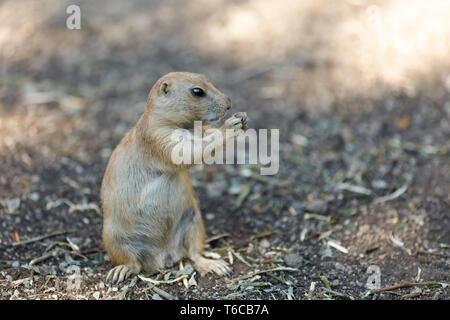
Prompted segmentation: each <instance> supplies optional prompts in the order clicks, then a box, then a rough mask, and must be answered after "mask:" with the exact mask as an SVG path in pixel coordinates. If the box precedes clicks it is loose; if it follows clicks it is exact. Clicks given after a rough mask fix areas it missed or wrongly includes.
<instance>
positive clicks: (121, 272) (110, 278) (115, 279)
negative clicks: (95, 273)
mask: <svg viewBox="0 0 450 320" xmlns="http://www.w3.org/2000/svg"><path fill="white" fill-rule="evenodd" d="M138 273H139V271H138V270H136V269H134V268H131V267H128V266H126V265H123V264H121V265H119V266H116V267H114V268H112V269H111V270H110V271H109V272H108V275H107V276H106V281H107V282H111V283H114V284H115V283H119V282H122V281H123V280H125V279H127V278H128V277H129V276H132V275H137V274H138Z"/></svg>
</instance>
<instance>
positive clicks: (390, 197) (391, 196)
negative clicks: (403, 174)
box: [374, 184, 408, 204]
mask: <svg viewBox="0 0 450 320" xmlns="http://www.w3.org/2000/svg"><path fill="white" fill-rule="evenodd" d="M406 190H408V185H407V184H405V185H403V186H402V187H400V188H399V189H397V190H396V191H395V192H394V193H391V194H388V195H386V196H384V197H380V198H377V199H375V201H374V203H375V204H378V203H383V202H386V201H391V200H394V199H396V198H398V197H400V196H401V195H402V194H403V193H405V191H406Z"/></svg>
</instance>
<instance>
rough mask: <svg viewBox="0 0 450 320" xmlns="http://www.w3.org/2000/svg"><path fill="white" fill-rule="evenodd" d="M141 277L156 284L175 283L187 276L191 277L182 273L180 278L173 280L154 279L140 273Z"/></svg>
mask: <svg viewBox="0 0 450 320" xmlns="http://www.w3.org/2000/svg"><path fill="white" fill-rule="evenodd" d="M138 277H139V279H141V280H143V281H147V282H150V283H153V284H156V285H159V284H163V283H174V282H177V281H180V280H183V279H185V278H189V275H187V274H182V275H181V276H179V277H178V278H175V279H172V280H154V279H152V278H146V277H144V276H141V275H140V274H139V275H138Z"/></svg>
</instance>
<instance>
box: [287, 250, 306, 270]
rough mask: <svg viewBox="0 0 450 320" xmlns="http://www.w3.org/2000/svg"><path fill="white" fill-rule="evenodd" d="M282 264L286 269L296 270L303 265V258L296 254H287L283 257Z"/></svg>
mask: <svg viewBox="0 0 450 320" xmlns="http://www.w3.org/2000/svg"><path fill="white" fill-rule="evenodd" d="M284 262H285V263H286V265H287V266H288V267H292V268H298V267H300V266H301V265H302V263H303V258H302V257H301V256H300V255H298V254H296V253H289V254H287V255H285V256H284Z"/></svg>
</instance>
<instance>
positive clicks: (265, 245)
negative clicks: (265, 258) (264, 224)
mask: <svg viewBox="0 0 450 320" xmlns="http://www.w3.org/2000/svg"><path fill="white" fill-rule="evenodd" d="M259 245H260V247H261V248H264V249H267V248H269V247H270V242H269V241H268V240H267V239H262V240H261V241H260V242H259Z"/></svg>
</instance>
